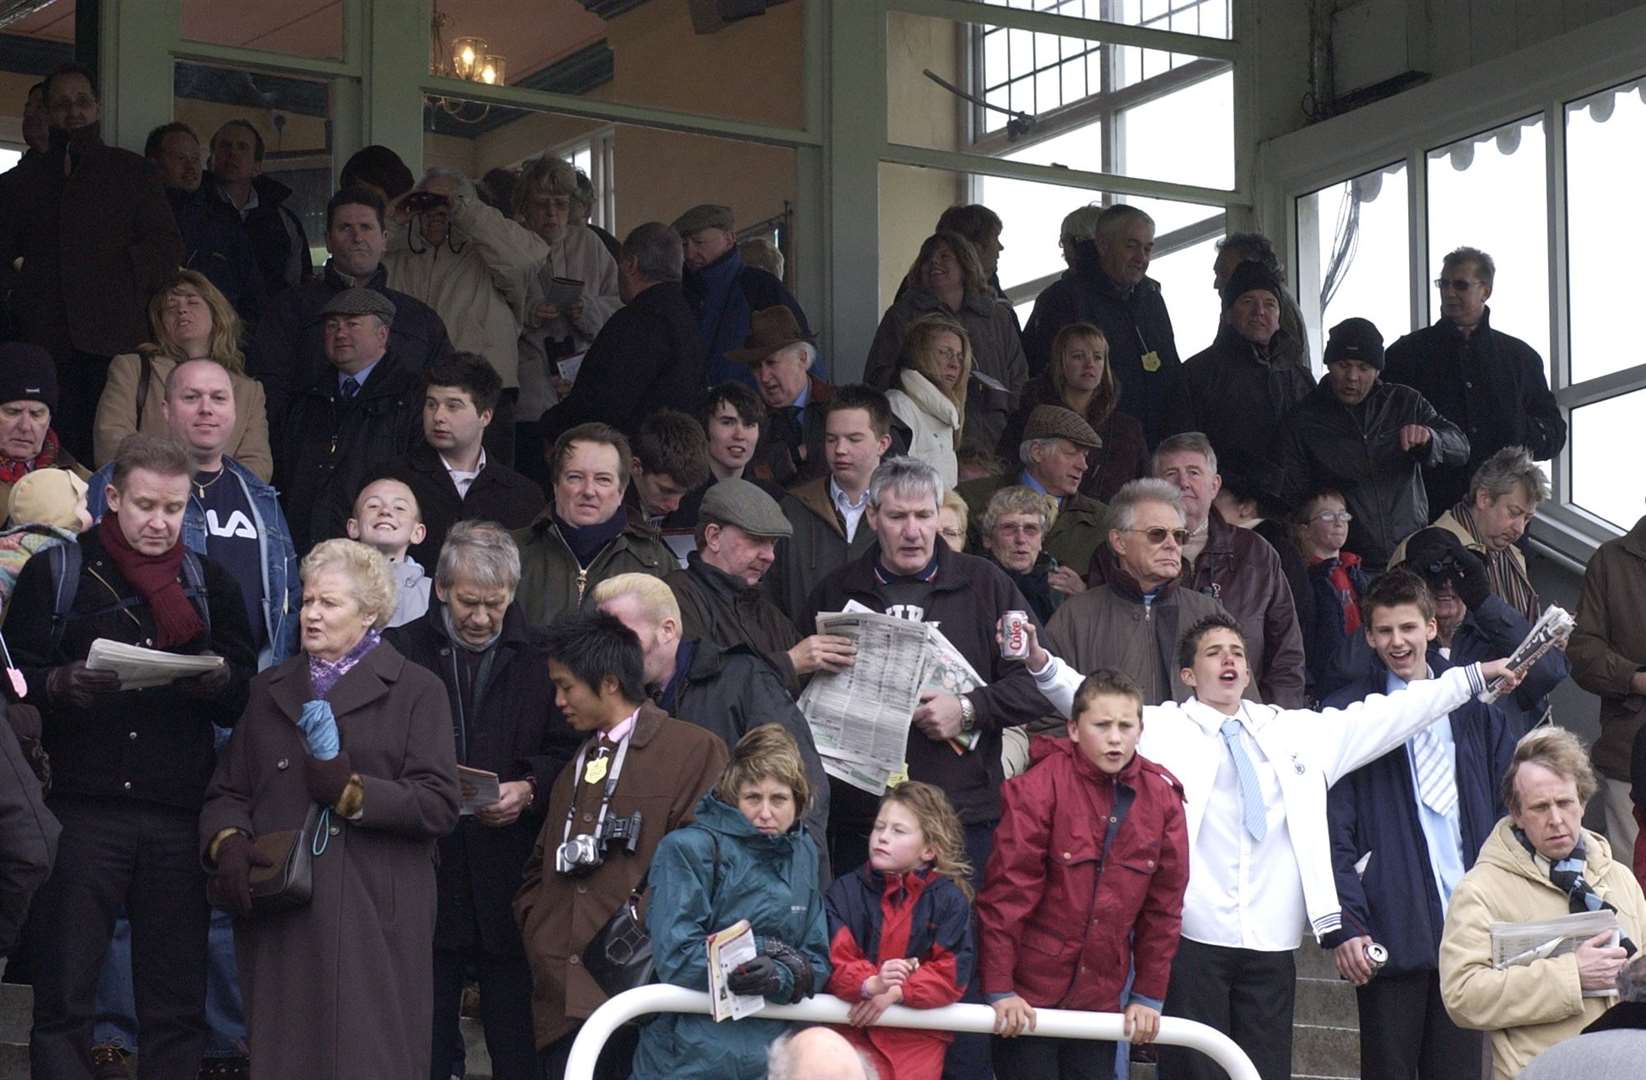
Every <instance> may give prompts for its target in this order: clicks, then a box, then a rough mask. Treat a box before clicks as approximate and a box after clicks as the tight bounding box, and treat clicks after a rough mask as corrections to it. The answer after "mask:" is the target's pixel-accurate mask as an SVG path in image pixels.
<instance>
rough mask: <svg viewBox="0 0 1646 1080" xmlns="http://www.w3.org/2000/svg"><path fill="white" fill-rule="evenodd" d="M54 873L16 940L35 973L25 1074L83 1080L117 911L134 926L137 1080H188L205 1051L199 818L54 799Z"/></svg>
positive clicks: (137, 805) (123, 804) (138, 805)
mask: <svg viewBox="0 0 1646 1080" xmlns="http://www.w3.org/2000/svg"><path fill="white" fill-rule="evenodd" d="M48 805H49V806H50V807H51V809H52V811H53V812H54V813H55V814H56V815H57V819H58V820H59V821H60V822H62V824H63V834H62V837H61V838H60V839H59V840H58V843H57V864H56V866H55V868H54V869H53V870H52V875H51V878H50V879H49V880H47V882H46V884H45V885H44V886H42V887H41V889H40V891H39V892H38V893H37V894H35V898H34V904H33V906H32V907H31V909H30V911H29V919H28V926H27V929H26V930H25V931H24V933H25V934H27V935H28V936H29V937H30V939H31V940H32V942H33V945H34V948H35V950H36V951H35V954H34V955H35V956H36V958H37V959H38V963H37V964H36V967H35V978H34V1029H33V1032H32V1034H31V1035H30V1039H29V1064H30V1067H31V1069H32V1071H33V1075H34V1076H35V1077H37V1078H39V1080H90V1078H91V1076H92V1062H91V1045H92V1022H93V1019H94V1017H95V1013H96V1009H95V1003H96V997H97V978H98V975H99V974H100V973H101V972H102V969H103V957H104V955H105V954H107V952H108V949H109V941H110V939H111V938H112V937H113V936H114V919H115V915H116V914H117V913H118V912H119V910H120V908H121V907H122V906H124V907H125V909H126V914H127V916H128V917H129V918H130V919H131V967H132V982H133V986H134V988H135V990H136V994H137V1032H138V1035H137V1038H138V1045H140V1046H141V1047H142V1048H143V1052H142V1054H141V1055H140V1056H139V1057H138V1062H137V1075H138V1077H139V1078H140V1080H150V1078H153V1080H177V1078H179V1077H192V1076H194V1075H195V1073H196V1072H197V1071H198V1070H199V1068H200V1058H201V1056H202V1055H203V1054H204V1053H205V1049H206V931H207V928H208V926H209V924H210V909H209V908H208V907H207V906H206V874H205V871H204V870H202V869H201V867H200V838H199V815H197V814H195V813H192V812H190V811H187V810H179V809H174V808H171V807H163V806H158V805H156V804H154V803H143V802H138V801H135V800H131V801H114V800H101V799H83V798H76V797H72V796H62V797H59V798H55V799H52V800H51V801H50V803H49V804H48Z"/></svg>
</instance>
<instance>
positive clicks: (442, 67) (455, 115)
mask: <svg viewBox="0 0 1646 1080" xmlns="http://www.w3.org/2000/svg"><path fill="white" fill-rule="evenodd" d="M451 21H452V19H451V16H450V15H447V14H446V13H445V12H443V11H441V10H440V5H439V4H438V3H436V4H435V5H434V18H433V19H431V20H430V22H429V72H430V73H431V74H434V75H444V76H447V77H450V78H454V79H463V80H464V81H466V82H476V83H483V84H484V85H486V86H501V85H503V83H504V81H505V79H506V77H507V71H508V58H507V57H505V56H503V55H502V54H500V53H494V52H487V51H486V50H487V44H486V39H485V38H480V37H474V36H473V35H467V34H465V35H460V36H458V37H454V38H452V43H451V48H450V49H448V48H446V44H445V36H446V28H447V27H449V26H450V25H451ZM431 101H432V102H433V103H434V104H436V105H438V106H439V107H440V108H441V109H442V110H444V111H445V113H446V114H447V115H448V116H450V117H452V119H454V120H458V121H460V122H462V123H465V124H478V123H479V122H480V121H482V120H484V119H485V118H486V115H487V114H488V113H490V112H491V106H490V105H476V103H474V102H472V101H464V100H462V99H460V98H458V99H454V98H447V97H435V98H432V99H431ZM476 108H478V109H479V112H475V111H474V110H475V109H476Z"/></svg>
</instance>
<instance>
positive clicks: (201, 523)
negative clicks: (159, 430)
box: [86, 455, 303, 671]
mask: <svg viewBox="0 0 1646 1080" xmlns="http://www.w3.org/2000/svg"><path fill="white" fill-rule="evenodd" d="M223 467H224V469H226V470H227V471H228V474H229V475H230V476H231V477H233V478H234V479H235V480H237V481H238V482H239V483H240V489H241V491H242V492H244V493H245V496H246V501H247V502H248V503H250V504H251V512H252V516H253V517H254V518H255V519H256V521H255V522H254V524H255V525H256V527H257V535H258V537H259V538H260V539H259V541H258V543H259V544H260V545H261V546H262V549H263V627H264V629H265V630H266V631H267V634H268V642H267V644H265V645H264V646H263V651H262V652H261V653H260V654H258V657H257V670H259V671H262V670H264V669H266V668H271V667H273V666H274V665H276V664H278V663H280V662H281V661H283V660H286V659H289V658H290V657H292V656H295V655H296V653H297V631H298V609H299V608H301V607H302V603H303V585H302V582H301V581H299V580H298V577H297V551H296V549H295V548H294V547H293V546H292V539H291V530H290V529H289V528H288V527H287V526H286V517H285V515H284V514H282V513H281V512H280V501H279V498H278V496H277V495H276V493H275V490H274V487H273V486H272V485H270V484H265V483H264V482H263V481H261V480H259V479H258V478H257V476H256V475H255V474H254V473H252V472H251V471H250V470H249V469H247V468H245V467H244V466H242V465H241V464H240V463H239V462H237V461H235V460H234V459H233V458H231V457H228V456H227V455H225V456H224V458H223ZM113 475H114V466H113V465H105V466H103V467H102V468H101V469H98V470H97V472H95V473H94V474H92V478H91V479H90V480H88V481H87V482H86V486H87V487H88V488H89V489H90V490H88V491H87V492H86V508H87V509H88V510H90V511H91V519H92V520H93V521H99V520H101V519H102V517H103V512H104V511H105V510H107V509H108V499H107V498H105V496H104V491H105V490H106V489H107V487H108V485H109V479H110V477H112V476H113ZM191 490H192V489H191ZM183 546H185V547H187V548H188V549H189V550H190V551H193V552H197V553H198V554H201V555H204V554H205V553H206V512H205V510H204V509H203V508H202V507H201V505H200V500H199V499H197V498H195V497H194V496H193V495H192V494H191V495H190V496H189V505H188V508H187V509H185V510H184V511H183ZM248 614H250V613H248Z"/></svg>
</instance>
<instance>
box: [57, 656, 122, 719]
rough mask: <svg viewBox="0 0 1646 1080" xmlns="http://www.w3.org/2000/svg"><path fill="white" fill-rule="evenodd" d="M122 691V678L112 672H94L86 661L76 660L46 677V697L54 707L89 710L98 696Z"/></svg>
mask: <svg viewBox="0 0 1646 1080" xmlns="http://www.w3.org/2000/svg"><path fill="white" fill-rule="evenodd" d="M119 689H120V676H118V675H116V674H115V673H114V672H112V671H93V670H92V669H91V668H89V667H87V666H86V662H85V661H84V660H74V661H71V662H69V663H67V664H64V665H63V666H62V667H55V668H52V669H51V674H50V675H47V676H46V697H48V698H50V699H51V703H52V704H53V705H72V706H73V707H74V708H76V709H89V708H91V706H92V702H94V701H95V700H96V699H97V695H98V694H112V693H114V692H115V691H117V690H119Z"/></svg>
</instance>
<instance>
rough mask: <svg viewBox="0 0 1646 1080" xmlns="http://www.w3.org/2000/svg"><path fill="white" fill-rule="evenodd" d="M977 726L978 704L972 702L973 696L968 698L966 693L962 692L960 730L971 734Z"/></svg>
mask: <svg viewBox="0 0 1646 1080" xmlns="http://www.w3.org/2000/svg"><path fill="white" fill-rule="evenodd" d="M975 727H977V706H976V705H973V704H972V701H971V698H968V697H967V696H966V695H965V694H961V695H960V732H961V734H963V735H970V734H971V733H972V729H973V728H975Z"/></svg>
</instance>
